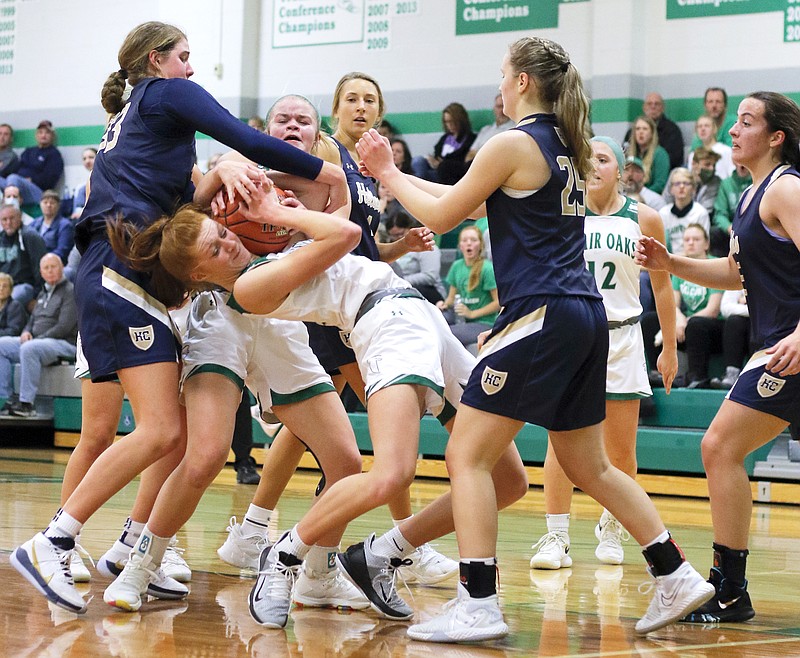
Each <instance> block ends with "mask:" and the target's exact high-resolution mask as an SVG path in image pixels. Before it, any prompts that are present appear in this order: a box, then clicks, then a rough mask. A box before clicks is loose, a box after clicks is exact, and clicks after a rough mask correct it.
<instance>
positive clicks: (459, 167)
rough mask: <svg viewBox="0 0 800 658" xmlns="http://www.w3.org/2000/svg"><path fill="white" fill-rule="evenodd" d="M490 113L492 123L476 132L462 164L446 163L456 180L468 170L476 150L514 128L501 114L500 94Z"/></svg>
mask: <svg viewBox="0 0 800 658" xmlns="http://www.w3.org/2000/svg"><path fill="white" fill-rule="evenodd" d="M492 111H493V112H494V121H493V122H492V123H490V124H489V125H486V126H484V127H483V128H481V129H480V130H479V131H478V136H477V137H476V138H475V141H474V142H473V143H472V148H470V150H469V151H468V153H467V155H466V156H465V158H464V161H463V162H457V161H452V162H448V163H447V164H446V165H445V166H446V167H447V168H448V169H449V170H450V171H451V173H452V174H453V175H457V176H458V178H461V177H462V176H463V175H464V174H465V173H466V171H467V169H469V166H470V164H471V163H472V161H473V160H474V159H475V155H476V154H477V153H478V149H480V148H481V146H483V145H484V144H485V143H486V142H488V141H489V138H490V137H493V136H494V135H497V134H498V133H501V132H503V131H505V130H508V129H509V128H511V127H513V126H514V122H513V121H512V120H511V119H509V118H508V117H507V116H506V115H505V114H503V97H502V96H501V95H500V94H497V96H495V99H494V105H493V106H492Z"/></svg>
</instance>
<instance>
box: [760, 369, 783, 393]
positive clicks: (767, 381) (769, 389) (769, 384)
mask: <svg viewBox="0 0 800 658" xmlns="http://www.w3.org/2000/svg"><path fill="white" fill-rule="evenodd" d="M785 383H786V380H785V379H779V378H778V377H773V376H772V375H768V374H767V373H766V372H765V373H764V374H763V375H761V379H759V380H758V384H756V390H757V391H758V394H759V395H760V396H761V397H762V398H771V397H772V396H773V395H777V394H778V393H780V392H781V389H782V388H783V385H784V384H785Z"/></svg>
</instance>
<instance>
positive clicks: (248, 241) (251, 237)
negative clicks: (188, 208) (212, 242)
mask: <svg viewBox="0 0 800 658" xmlns="http://www.w3.org/2000/svg"><path fill="white" fill-rule="evenodd" d="M272 189H273V190H275V193H276V194H277V195H278V199H279V200H283V199H285V198H286V194H285V193H284V192H283V190H282V189H280V188H279V187H275V186H273V188H272ZM240 203H241V197H240V196H239V193H238V192H236V193H235V195H234V199H233V201H232V202H229V203H228V204H227V206H225V208H224V209H223V210H222V211H221V212H220V213H218V214H216V215H214V219H215V220H216V221H218V222H219V223H220V224H222V225H224V226H226V227H227V228H229V229H230V230H231V231H233V232H234V233H236V235H238V236H239V239H240V240H241V241H242V244H243V245H244V246H245V248H246V249H247V250H248V251H249V252H251V253H253V254H255V255H256V256H265V255H267V254H274V253H275V252H277V251H281V249H283V248H284V247H285V246H286V245H287V244H288V243H289V238H290V237H291V236H290V235H289V230H288V229H287V228H285V227H283V226H273V225H272V224H259V223H258V222H252V221H250V220H249V219H247V218H246V217H245V216H244V215H243V214H242V213H241V212H240V211H239V205H240Z"/></svg>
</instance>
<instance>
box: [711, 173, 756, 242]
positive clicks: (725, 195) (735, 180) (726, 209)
mask: <svg viewBox="0 0 800 658" xmlns="http://www.w3.org/2000/svg"><path fill="white" fill-rule="evenodd" d="M752 184H753V178H752V176H750V172H749V171H747V169H746V168H745V167H743V166H742V165H736V166H735V167H734V170H733V173H732V174H731V175H730V176H728V178H724V179H723V180H722V182H721V183H720V184H719V191H718V192H717V200H716V201H715V202H714V224H715V225H716V226H718V227H719V228H720V229H722V230H723V231H724V232H725V235H726V236H728V235H730V232H731V220H732V219H733V214H734V213H735V212H736V206H737V205H738V204H739V199H741V197H742V192H744V191H745V189H747V187H749V186H750V185H752ZM711 242H712V245H711V246H712V248H713V246H714V245H713V242H714V238H713V235H712V239H711Z"/></svg>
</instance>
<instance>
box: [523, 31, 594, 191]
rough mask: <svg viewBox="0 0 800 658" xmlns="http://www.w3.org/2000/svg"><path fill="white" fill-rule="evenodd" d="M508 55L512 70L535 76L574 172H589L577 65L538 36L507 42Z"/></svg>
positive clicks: (586, 114)
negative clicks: (570, 156) (549, 105)
mask: <svg viewBox="0 0 800 658" xmlns="http://www.w3.org/2000/svg"><path fill="white" fill-rule="evenodd" d="M508 56H509V62H510V63H511V66H512V67H513V68H514V70H515V71H517V72H519V73H521V72H525V73H527V74H528V75H529V76H531V77H533V78H536V80H537V83H538V88H539V90H540V93H541V97H542V100H543V101H544V102H546V103H549V104H551V105H552V106H553V112H554V113H555V115H556V121H557V122H558V125H559V127H560V128H561V131H562V133H563V135H564V139H565V140H566V142H567V146H568V147H569V149H570V151H572V154H573V156H574V158H575V163H576V166H577V169H578V173H579V174H580V175H581V177H583V178H586V177H587V176H589V174H591V172H592V147H591V145H590V144H589V137H590V133H591V131H590V128H589V99H588V98H587V97H586V94H585V92H584V90H583V81H582V80H581V75H580V73H578V69H576V68H575V65H574V64H573V63H572V62H571V61H570V59H569V55H568V54H567V52H566V51H565V50H564V49H563V48H562V47H561V46H560V45H559V44H557V43H556V42H555V41H550V40H549V39H542V38H540V37H523V38H522V39H519V40H517V41H515V42H514V43H512V44H511V46H509V49H508Z"/></svg>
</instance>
